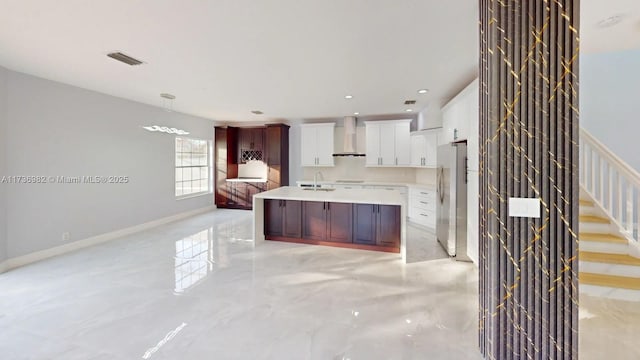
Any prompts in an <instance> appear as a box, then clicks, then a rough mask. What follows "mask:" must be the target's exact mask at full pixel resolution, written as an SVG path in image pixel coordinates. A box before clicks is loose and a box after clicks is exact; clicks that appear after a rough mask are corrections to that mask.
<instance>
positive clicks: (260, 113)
mask: <svg viewBox="0 0 640 360" xmlns="http://www.w3.org/2000/svg"><path fill="white" fill-rule="evenodd" d="M251 112H252V113H254V114H256V115H262V114H264V113H263V112H262V111H260V110H252V111H251Z"/></svg>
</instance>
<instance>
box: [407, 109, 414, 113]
mask: <svg viewBox="0 0 640 360" xmlns="http://www.w3.org/2000/svg"><path fill="white" fill-rule="evenodd" d="M405 111H406V112H412V111H413V109H407V110H405Z"/></svg>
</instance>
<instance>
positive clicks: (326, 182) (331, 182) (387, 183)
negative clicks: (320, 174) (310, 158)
mask: <svg viewBox="0 0 640 360" xmlns="http://www.w3.org/2000/svg"><path fill="white" fill-rule="evenodd" d="M296 184H298V185H300V184H313V180H298V181H296ZM318 184H320V185H323V184H324V185H347V186H349V185H353V186H407V187H418V188H424V189H431V190H435V188H436V185H430V184H418V183H403V182H393V181H369V180H364V181H362V182H355V181H351V180H350V181H339V180H322V181H318Z"/></svg>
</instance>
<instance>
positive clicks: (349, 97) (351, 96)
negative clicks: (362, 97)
mask: <svg viewBox="0 0 640 360" xmlns="http://www.w3.org/2000/svg"><path fill="white" fill-rule="evenodd" d="M344 98H345V99H353V95H345V96H344Z"/></svg>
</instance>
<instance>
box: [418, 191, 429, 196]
mask: <svg viewBox="0 0 640 360" xmlns="http://www.w3.org/2000/svg"><path fill="white" fill-rule="evenodd" d="M420 194H422V195H429V193H426V192H423V191H420Z"/></svg>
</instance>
